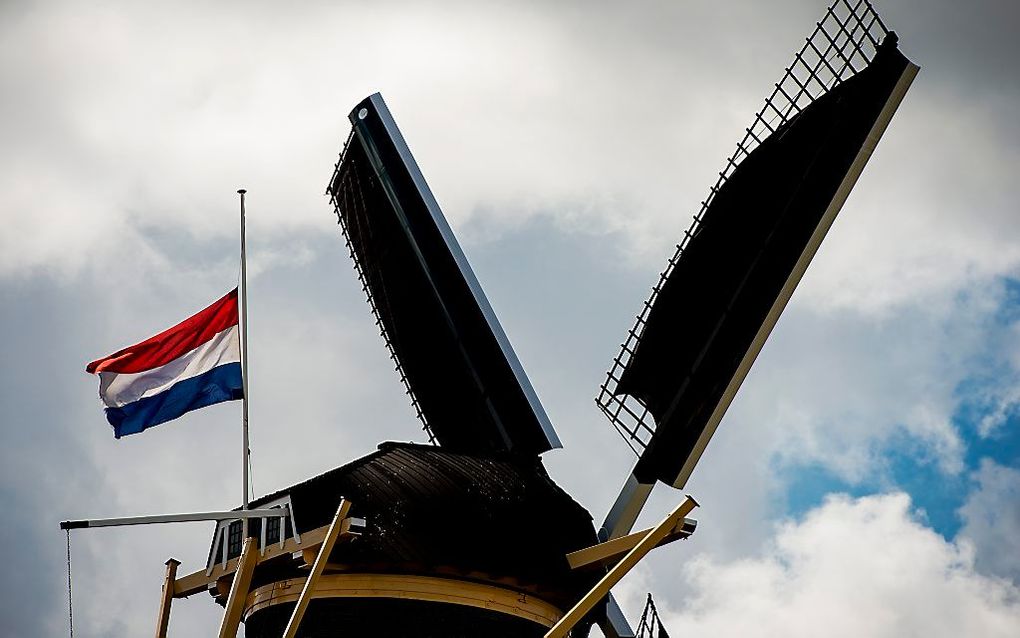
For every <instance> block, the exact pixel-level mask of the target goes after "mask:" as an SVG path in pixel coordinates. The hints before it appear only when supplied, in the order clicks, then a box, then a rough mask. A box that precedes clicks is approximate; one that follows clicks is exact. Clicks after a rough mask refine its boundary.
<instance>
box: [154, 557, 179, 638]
mask: <svg viewBox="0 0 1020 638" xmlns="http://www.w3.org/2000/svg"><path fill="white" fill-rule="evenodd" d="M180 564H181V561H179V560H177V559H176V558H168V559H167V561H166V576H164V577H163V594H162V596H161V597H160V601H159V615H157V616H156V638H166V632H167V628H168V627H169V626H170V604H171V603H172V602H173V601H174V580H175V579H176V577H177V566H178V565H180Z"/></svg>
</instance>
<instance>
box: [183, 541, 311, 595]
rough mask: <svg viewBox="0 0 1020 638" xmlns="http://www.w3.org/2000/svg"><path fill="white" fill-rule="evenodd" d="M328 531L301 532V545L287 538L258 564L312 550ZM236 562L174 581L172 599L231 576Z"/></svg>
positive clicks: (235, 568)
mask: <svg viewBox="0 0 1020 638" xmlns="http://www.w3.org/2000/svg"><path fill="white" fill-rule="evenodd" d="M328 530H329V525H323V526H322V527H317V528H315V529H313V530H311V531H308V532H303V533H302V534H301V543H298V542H297V541H295V540H294V539H293V538H288V539H287V540H286V541H284V543H283V547H282V548H281V547H280V545H279V544H278V543H273V544H272V546H270V547H267V548H266V551H265V553H264V554H262V555H261V556H259V557H258V562H260V563H263V562H265V561H267V560H270V559H273V558H276V557H277V556H283V555H284V554H293V553H294V552H299V551H301V550H304V549H312V548H314V547H316V546H317V545H320V544H321V543H322V539H324V538H325V537H326V532H327V531H328ZM237 562H238V559H237V558H231V559H230V560H229V561H227V563H226V567H221V566H220V565H216V566H215V567H214V568H213V571H212V573H211V574H209V575H208V576H207V575H206V570H204V569H201V570H199V571H197V572H194V573H192V574H188V575H187V576H182V577H180V578H178V579H177V580H176V581H174V598H186V597H187V596H191V595H193V594H197V593H200V592H203V591H206V590H207V589H209V585H211V584H212V583H215V582H216V581H217V580H219V579H221V578H223V577H224V576H229V575H230V574H233V573H234V572H235V571H236V570H237Z"/></svg>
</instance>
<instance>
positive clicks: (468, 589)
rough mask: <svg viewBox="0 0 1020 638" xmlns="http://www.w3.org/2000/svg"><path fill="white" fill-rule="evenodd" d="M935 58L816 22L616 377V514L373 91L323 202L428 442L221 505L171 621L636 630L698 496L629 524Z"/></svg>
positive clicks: (836, 15)
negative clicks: (640, 592) (573, 472)
mask: <svg viewBox="0 0 1020 638" xmlns="http://www.w3.org/2000/svg"><path fill="white" fill-rule="evenodd" d="M917 70H918V67H917V66H915V65H914V64H912V63H911V62H909V61H908V60H907V59H906V58H905V57H904V56H903V55H902V54H901V53H900V52H899V50H898V48H897V37H896V35H895V34H894V33H892V32H890V31H889V30H888V29H887V28H886V27H885V25H884V23H883V22H882V20H881V18H879V16H878V14H877V13H876V12H875V10H874V8H873V7H872V5H871V3H870V2H868V0H837V1H836V2H835V3H834V4H833V5H831V6H830V7H829V8H828V9H827V10H826V12H825V15H824V17H823V18H822V19H821V20H820V21H819V22H818V23H816V28H815V29H814V31H813V33H812V34H811V35H810V37H808V38H807V40H806V43H805V45H804V46H803V48H802V49H801V50H800V51H799V52H797V53H796V54H795V56H794V60H793V62H792V63H791V65H790V66H789V67H788V68H787V69H786V71H785V73H784V75H783V77H782V79H781V80H780V82H778V83H776V85H775V89H774V90H773V91H772V93H771V95H770V96H769V97H768V98H767V99H766V100H765V102H764V106H763V107H762V108H761V110H760V111H759V112H758V113H757V115H756V116H755V118H754V120H753V122H752V124H751V125H750V126H749V127H748V128H747V129H745V132H744V134H743V135H742V136H741V141H740V142H739V143H738V144H737V149H736V151H735V152H734V154H733V155H732V156H731V157H730V158H728V159H727V160H726V163H725V166H724V168H723V170H722V171H721V172H720V174H719V179H718V180H717V181H716V183H715V184H714V185H713V186H712V188H711V190H710V193H709V196H708V197H707V198H706V200H705V201H704V203H703V204H702V206H701V209H700V211H699V212H698V213H697V214H696V215H695V216H694V221H693V223H692V224H691V226H690V228H689V229H688V230H687V231H686V232H685V233H684V236H683V239H682V241H681V242H680V243H679V244H678V246H677V248H676V251H675V254H674V255H673V256H672V258H670V260H669V262H668V265H667V267H666V269H665V271H664V272H663V273H662V274H661V276H660V277H659V280H658V283H657V284H656V285H655V286H654V288H653V289H652V293H651V297H650V298H649V299H648V301H647V302H646V303H645V304H644V305H643V307H642V309H641V312H640V313H639V314H638V316H637V322H636V324H635V325H634V327H633V328H632V329H631V330H630V331H629V332H628V333H627V335H626V338H625V340H624V343H623V345H622V349H621V351H620V354H619V355H618V356H617V357H616V358H615V359H614V360H613V362H612V365H611V367H610V370H609V372H608V375H607V378H606V382H605V383H604V384H603V385H602V386H601V388H600V391H599V393H598V397H597V399H596V403H597V404H598V406H599V407H600V408H601V410H602V411H603V412H604V413H605V414H606V415H607V416H608V417H609V419H610V421H611V422H612V423H613V425H614V426H615V427H616V428H617V429H618V430H619V432H620V433H621V434H622V435H623V437H624V439H625V441H626V442H627V443H628V445H630V447H631V448H632V449H633V450H634V452H635V454H636V457H637V460H636V464H635V465H634V467H633V469H632V470H631V471H630V472H629V473H627V474H626V480H625V481H624V485H623V488H622V490H621V492H620V494H619V496H618V498H617V499H616V501H615V503H614V505H613V507H612V508H611V510H610V511H609V512H608V514H607V515H606V517H605V520H604V522H603V523H602V524H601V525H598V526H596V525H593V522H592V521H593V519H592V516H591V514H590V513H589V512H588V511H587V510H586V509H585V508H584V507H583V506H582V505H581V504H579V503H577V502H576V501H575V500H574V499H572V498H571V497H570V495H568V494H567V493H566V492H564V491H563V490H562V489H561V488H559V487H558V486H557V485H556V483H555V482H554V480H553V479H552V477H550V476H549V474H548V473H547V472H546V470H545V468H544V467H543V464H542V458H541V456H542V454H543V453H545V452H547V451H549V450H550V449H553V448H556V447H559V446H560V441H559V439H558V437H557V435H556V432H555V430H554V428H553V425H552V423H551V422H550V420H549V417H548V416H547V415H546V413H545V411H544V409H543V408H542V405H541V403H540V401H539V399H538V395H537V393H536V392H535V390H534V389H533V387H532V385H531V383H530V381H529V380H528V377H527V375H526V374H525V372H524V369H523V367H522V365H521V363H520V361H519V360H518V358H517V356H516V354H515V353H514V351H513V349H512V347H511V345H510V342H509V340H508V338H507V336H506V334H505V333H504V332H503V329H502V328H501V327H500V324H499V321H498V319H497V318H496V316H495V313H494V312H493V310H492V308H491V306H490V305H489V303H488V301H487V300H486V297H485V294H484V292H483V291H482V287H481V285H480V283H479V282H478V280H477V279H476V277H475V275H474V274H473V272H472V270H471V267H470V265H469V264H468V261H467V259H466V257H465V255H464V253H463V252H462V250H461V249H460V246H459V244H458V243H457V240H456V238H455V236H454V234H453V231H452V230H451V228H450V226H449V225H448V224H447V222H446V219H445V217H444V216H443V214H442V212H441V210H440V207H439V205H438V203H437V202H436V200H435V198H434V197H433V195H432V193H431V191H430V189H429V187H428V185H427V183H426V181H425V178H424V175H423V173H422V171H421V170H420V169H419V167H418V165H417V163H416V162H415V160H414V158H413V156H412V155H411V151H410V149H409V147H408V145H407V143H406V142H405V140H404V138H403V136H402V135H401V133H400V130H399V129H398V127H397V124H396V121H395V119H394V118H393V116H392V114H391V113H390V111H389V109H388V107H387V105H386V104H385V102H384V101H383V99H382V97H381V96H380V95H379V94H375V95H372V96H370V97H368V98H366V99H365V100H363V101H362V102H361V103H359V104H357V105H356V106H355V107H354V108H353V109H352V110H351V112H350V115H349V120H350V122H351V127H352V128H351V132H350V135H349V136H348V137H347V139H346V142H345V143H344V144H343V148H342V150H341V153H340V158H339V161H338V162H337V163H336V165H335V167H334V170H333V174H332V176H331V178H330V181H329V184H328V186H327V193H328V195H329V197H330V201H331V203H332V204H333V207H334V209H335V212H336V215H337V220H338V223H339V225H340V226H341V228H342V232H343V235H344V237H345V239H346V243H347V247H348V249H349V251H350V255H351V258H352V260H353V262H354V266H355V270H356V272H357V275H358V277H359V278H360V280H361V282H362V285H363V289H364V292H365V293H366V295H367V297H368V302H369V305H370V307H371V310H372V313H373V315H374V317H375V320H376V323H377V325H378V326H379V328H380V331H381V333H382V336H383V339H384V343H385V346H386V348H387V350H388V352H389V355H390V356H391V357H392V359H393V361H394V363H395V366H396V370H397V372H398V374H399V376H400V378H401V380H402V382H403V384H404V386H405V388H406V391H407V394H408V395H409V397H410V400H411V403H412V405H413V406H414V409H415V411H416V412H417V415H418V417H419V419H420V420H421V423H422V425H423V428H424V432H425V434H426V436H427V439H428V442H427V443H424V444H414V443H383V444H381V445H380V446H379V449H378V450H377V451H376V452H374V453H373V454H370V455H368V456H366V457H363V458H360V459H356V460H353V461H351V462H349V463H347V464H345V465H342V466H340V467H338V468H336V469H334V470H331V471H329V472H326V473H325V474H322V475H320V476H316V477H313V478H310V479H308V480H307V481H304V482H302V483H298V484H296V485H292V486H289V487H286V488H284V489H281V490H279V491H277V492H275V493H272V494H269V495H266V496H264V497H262V498H260V499H256V500H254V501H253V502H252V503H251V508H252V509H250V510H248V511H247V512H245V513H244V514H243V515H242V514H238V516H236V517H230V516H229V515H224V516H222V517H219V518H220V519H222V520H219V522H218V523H217V527H216V530H215V531H214V534H213V538H212V542H211V544H210V549H209V553H208V559H207V564H206V567H205V569H202V570H200V571H197V572H195V573H192V574H189V575H186V576H182V577H178V576H177V574H176V569H177V563H176V561H168V564H167V577H166V580H165V583H164V590H163V602H162V605H161V607H160V614H159V625H158V628H157V636H159V635H165V631H166V624H167V622H168V618H169V610H170V602H171V601H172V599H174V598H180V597H186V596H191V595H194V594H198V593H201V592H209V593H211V594H212V595H213V597H214V598H215V599H216V601H217V602H219V603H221V604H223V605H224V606H225V612H224V618H223V624H222V626H221V631H220V635H221V636H232V635H234V633H235V632H236V629H237V626H238V623H239V622H241V621H242V620H243V622H244V623H245V634H246V636H248V638H268V637H270V636H272V637H279V636H287V637H292V636H297V635H301V636H326V635H340V634H343V635H366V636H368V635H371V636H406V635H415V636H445V637H451V636H452V637H457V636H463V637H468V636H487V637H495V638H499V637H503V636H518V637H520V636H525V637H526V636H535V637H537V636H543V635H545V636H566V635H568V634H569V635H571V636H575V637H576V636H585V635H588V633H589V631H590V629H591V627H592V626H593V625H594V624H598V625H599V626H600V628H601V630H602V632H603V633H604V634H605V635H607V636H613V637H616V636H634V632H633V631H632V630H631V629H630V627H629V626H628V624H627V622H626V620H625V619H624V618H623V615H622V613H621V612H620V609H619V607H618V606H617V605H616V603H615V601H614V600H613V598H612V595H611V593H610V589H611V587H612V585H613V584H615V582H618V580H619V579H620V578H621V577H622V575H623V574H624V573H626V571H627V570H628V569H630V568H631V567H633V565H634V564H635V563H636V562H637V561H638V560H640V559H641V557H642V556H643V555H645V554H646V553H647V552H648V551H649V550H651V549H653V548H655V547H657V546H660V545H662V544H664V543H667V542H671V541H674V540H677V539H682V538H687V537H689V536H690V535H691V534H692V533H693V532H694V530H695V528H696V522H695V521H694V520H692V519H690V518H687V514H689V513H690V512H691V511H692V509H693V508H694V507H695V506H696V503H695V502H694V500H693V499H691V498H690V497H688V498H687V499H686V500H684V501H683V503H682V504H681V505H680V506H679V507H677V508H676V509H675V510H674V511H673V512H672V513H671V514H670V515H669V516H667V517H666V519H665V520H663V522H662V523H661V524H659V525H657V526H656V527H654V528H651V529H649V530H644V531H639V532H634V531H633V526H634V524H635V521H636V519H637V517H638V515H639V513H640V512H641V510H642V507H643V506H644V504H645V502H646V500H647V499H648V496H649V494H650V493H651V490H652V488H653V486H654V485H655V484H656V483H657V482H662V483H665V484H667V485H669V486H672V487H673V488H676V489H682V488H683V487H684V486H685V484H686V482H687V480H688V479H689V477H690V476H691V474H692V472H693V470H694V468H695V466H696V464H697V462H698V460H699V459H700V457H701V455H702V453H703V452H704V450H705V448H706V446H707V445H708V442H709V441H710V439H711V437H712V435H713V433H714V432H715V430H716V428H717V427H718V425H719V423H720V421H721V419H722V417H723V415H724V414H725V412H726V409H727V407H728V406H729V404H730V402H731V401H732V400H733V397H734V396H735V394H736V392H737V390H738V389H739V387H740V384H741V383H742V381H743V379H744V377H745V376H746V374H747V372H748V370H749V369H750V367H751V365H752V364H753V362H754V359H755V357H756V356H757V354H758V353H759V352H760V350H761V348H762V346H763V345H764V343H765V341H766V339H767V338H768V335H769V333H770V332H771V330H772V328H773V327H774V326H775V324H776V322H777V320H778V318H779V315H780V314H781V313H782V311H783V309H784V307H785V306H786V304H787V302H788V301H789V299H790V297H791V295H792V294H793V291H794V289H795V288H796V286H797V284H798V282H799V281H800V279H801V277H802V276H803V274H804V272H805V269H806V268H807V266H808V264H809V262H810V261H811V259H812V257H813V256H814V254H815V251H816V250H817V249H818V246H819V244H820V242H821V241H822V239H823V238H824V236H825V234H826V232H827V230H828V229H829V227H830V226H831V224H832V222H833V220H834V219H835V216H836V214H837V213H838V212H839V210H840V208H841V207H842V205H843V203H844V202H845V200H846V198H847V196H848V195H849V193H850V190H851V189H852V187H853V186H854V184H855V183H856V181H857V179H858V177H859V176H860V174H861V172H862V170H863V168H864V166H865V164H866V163H867V161H868V159H869V157H870V155H871V153H872V152H873V150H874V149H875V146H876V145H877V143H878V140H879V138H880V137H881V135H882V134H883V132H884V131H885V128H886V127H887V125H888V123H889V121H890V119H891V117H892V115H893V113H894V112H895V110H896V108H897V107H898V105H899V103H900V101H901V100H902V98H903V96H904V94H905V93H906V91H907V89H908V88H909V86H910V83H911V81H912V80H913V78H914V76H915V75H916V73H917ZM621 474H623V472H621ZM245 521H247V534H245V525H244V522H245ZM539 529H540V530H541V531H540V532H539V531H538V530H539ZM646 613H647V610H646ZM653 613H654V608H653ZM656 618H657V617H656ZM656 622H658V621H657V620H656ZM645 624H647V623H645ZM161 632H162V633H161Z"/></svg>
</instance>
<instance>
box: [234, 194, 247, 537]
mask: <svg viewBox="0 0 1020 638" xmlns="http://www.w3.org/2000/svg"><path fill="white" fill-rule="evenodd" d="M246 192H247V191H246V190H245V189H243V188H241V189H238V191H237V194H238V195H240V196H241V286H240V288H241V290H240V291H239V292H240V297H241V316H240V324H241V326H240V332H241V391H242V392H243V393H244V396H243V397H242V399H241V436H242V438H243V445H244V448H243V452H242V455H241V482H242V484H243V485H242V497H243V498H242V500H241V509H244V510H246V509H248V457H249V450H248V273H247V268H246V264H245V251H244V194H245V193H246ZM242 520H243V522H242V525H243V527H244V529H243V530H242V534H243V535H242V538H248V519H247V518H244V519H242Z"/></svg>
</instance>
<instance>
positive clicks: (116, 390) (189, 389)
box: [85, 288, 244, 439]
mask: <svg viewBox="0 0 1020 638" xmlns="http://www.w3.org/2000/svg"><path fill="white" fill-rule="evenodd" d="M237 316H238V315H237V289H236V288H235V289H234V290H231V291H230V292H228V293H227V294H226V295H225V296H224V297H223V298H222V299H220V300H219V301H217V302H216V303H214V304H212V305H211V306H209V307H208V308H206V309H205V310H203V311H201V312H199V313H198V314H196V315H195V316H193V317H191V318H189V319H185V320H184V321H182V322H181V323H179V324H177V325H176V326H174V327H173V328H169V329H167V330H164V331H163V332H161V333H160V334H158V335H156V336H155V337H151V338H149V339H146V340H145V341H142V342H141V343H139V344H136V345H133V346H129V347H127V348H124V349H123V350H120V351H118V352H115V353H113V354H111V355H110V356H108V357H103V358H102V359H97V360H96V361H93V362H92V363H90V364H88V366H87V367H86V368H85V370H86V371H87V372H90V373H92V374H98V375H99V397H100V398H101V399H102V400H103V403H104V404H105V405H106V418H107V420H108V421H109V422H110V425H112V426H113V432H114V436H116V437H117V438H118V439H119V438H120V437H122V436H126V435H128V434H136V433H138V432H141V431H142V430H144V429H146V428H149V427H152V426H154V425H159V424H160V423H165V422H167V421H170V420H171V419H176V418H177V417H179V416H181V415H182V414H184V413H185V412H189V411H191V410H196V409H198V408H203V407H205V406H207V405H212V404H214V403H220V402H222V401H231V400H234V399H241V398H242V397H243V396H244V393H243V389H242V388H243V384H242V378H241V347H240V338H239V333H238V320H237Z"/></svg>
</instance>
